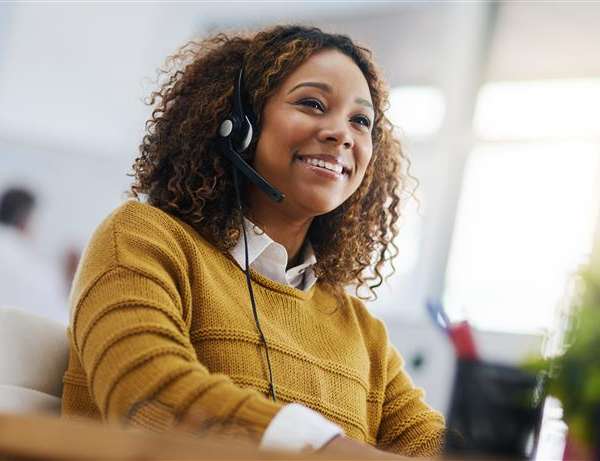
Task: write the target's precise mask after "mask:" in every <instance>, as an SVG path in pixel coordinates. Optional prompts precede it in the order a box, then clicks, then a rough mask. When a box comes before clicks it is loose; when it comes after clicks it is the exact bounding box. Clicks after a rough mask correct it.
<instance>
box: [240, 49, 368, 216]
mask: <svg viewBox="0 0 600 461" xmlns="http://www.w3.org/2000/svg"><path fill="white" fill-rule="evenodd" d="M262 117H263V122H262V129H261V134H260V137H259V140H258V143H257V148H256V155H255V159H254V167H255V168H256V169H257V170H258V172H259V173H260V174H262V175H263V176H264V177H265V178H266V179H267V180H268V181H269V182H270V183H271V184H273V185H274V186H275V187H277V188H278V189H279V190H281V191H282V192H283V193H284V194H285V199H284V200H283V201H282V202H281V203H280V204H277V207H280V209H281V210H282V211H285V212H286V213H288V214H291V215H294V216H298V217H314V216H318V215H321V214H324V213H327V212H329V211H332V210H334V209H335V208H337V207H338V206H339V205H341V204H342V203H343V202H344V201H345V200H347V199H348V197H350V196H351V195H352V194H353V193H354V192H355V191H356V189H358V187H359V186H360V184H361V182H362V180H363V177H364V175H365V171H366V169H367V166H368V164H369V161H370V160H371V156H372V153H373V145H372V140H371V131H372V125H373V120H374V111H373V107H372V101H371V95H370V91H369V86H368V84H367V81H366V79H365V77H364V75H363V74H362V72H361V71H360V69H359V68H358V66H357V65H356V64H355V63H354V61H353V60H352V59H351V58H350V57H348V56H346V55H345V54H343V53H341V52H339V51H337V50H324V51H320V52H318V53H315V54H314V55H312V56H311V57H310V58H309V59H307V60H306V61H305V62H304V63H303V64H301V65H300V66H299V67H298V68H297V69H296V70H295V71H294V72H293V73H292V74H290V75H289V76H288V77H287V79H286V80H285V81H284V82H283V83H282V84H281V86H280V87H279V88H278V89H277V91H276V92H275V93H274V94H273V95H272V96H271V97H270V98H269V100H268V101H267V102H266V104H265V107H264V110H263V114H262ZM269 200H270V199H269V198H268V197H267V196H266V195H265V194H264V193H262V192H261V191H259V190H258V189H256V188H255V187H252V188H251V190H250V206H251V209H252V208H254V207H257V206H266V207H269V208H271V207H273V204H272V203H267V202H268V201H269Z"/></svg>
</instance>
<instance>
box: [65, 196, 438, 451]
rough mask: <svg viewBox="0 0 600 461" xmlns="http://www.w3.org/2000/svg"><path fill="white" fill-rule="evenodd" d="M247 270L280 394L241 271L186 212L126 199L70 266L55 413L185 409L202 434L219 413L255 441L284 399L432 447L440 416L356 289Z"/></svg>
mask: <svg viewBox="0 0 600 461" xmlns="http://www.w3.org/2000/svg"><path fill="white" fill-rule="evenodd" d="M252 280H253V288H254V293H255V296H256V302H257V307H258V311H259V316H260V319H261V327H262V329H263V331H264V334H265V336H266V338H267V341H268V344H269V351H270V357H271V363H272V366H273V374H274V381H275V384H276V388H277V395H278V402H277V403H275V402H273V401H272V400H270V399H269V398H268V377H267V376H268V375H267V372H266V365H265V359H264V350H263V346H262V345H261V342H260V340H259V336H258V333H257V330H256V325H255V322H254V319H253V315H252V309H251V307H250V302H249V296H248V291H247V287H246V281H245V278H244V273H243V271H242V270H241V269H240V268H239V267H238V266H237V265H236V263H235V262H234V260H233V259H231V258H230V257H229V256H228V255H225V254H223V253H222V252H220V251H219V250H217V249H216V248H215V247H214V246H213V245H211V244H210V243H208V242H207V241H206V240H205V239H203V238H202V237H201V236H200V235H199V234H198V233H197V232H195V231H194V230H193V229H192V228H191V227H190V226H188V225H187V224H185V223H183V222H182V221H180V220H178V219H176V218H174V217H172V216H170V215H169V214H167V213H165V212H163V211H161V210H159V209H157V208H154V207H152V206H149V205H146V204H142V203H139V202H135V201H129V202H126V203H125V204H124V205H122V206H121V207H120V208H118V209H117V210H116V211H115V212H113V213H112V214H111V215H110V216H109V217H108V218H107V219H106V220H105V221H104V222H103V223H102V224H101V225H100V226H99V228H98V229H97V230H96V232H95V233H94V235H93V237H92V239H91V241H90V243H89V245H88V247H87V249H86V251H85V254H84V256H83V258H82V262H81V264H80V266H79V269H78V273H77V276H76V280H75V283H74V286H73V291H72V305H73V311H72V315H71V317H72V318H71V324H70V327H69V338H70V349H71V350H70V357H69V366H68V369H67V371H66V373H65V375H64V390H63V401H62V402H63V415H66V416H78V417H91V418H95V419H102V420H105V421H112V422H123V421H128V422H129V423H133V424H137V425H138V426H142V427H145V428H147V429H150V430H163V429H167V428H170V427H172V425H173V424H175V422H176V421H178V420H179V418H182V417H189V415H190V414H194V415H195V417H196V419H197V420H198V421H199V424H198V432H199V433H200V432H202V431H203V430H205V429H206V427H208V426H209V425H210V426H214V425H215V424H222V425H223V426H224V427H225V426H227V427H239V428H244V429H245V431H246V433H248V434H251V435H252V436H253V437H254V438H255V439H256V440H258V439H259V438H260V437H261V435H262V433H263V432H264V430H265V429H266V427H267V426H268V424H269V422H270V421H271V419H272V418H273V416H274V415H275V414H276V413H277V411H278V410H279V409H280V408H281V406H282V405H283V404H285V403H289V402H299V403H302V404H304V405H306V406H307V407H310V408H312V409H314V410H316V411H318V412H320V413H321V414H322V415H324V416H325V417H326V418H328V419H329V420H331V421H333V422H335V423H337V424H338V425H340V426H341V427H342V428H343V429H344V431H345V432H346V434H347V435H348V436H349V437H352V438H355V439H357V440H361V441H364V442H368V443H370V444H372V445H376V446H377V447H379V448H382V449H386V450H389V451H394V452H398V453H403V454H407V455H429V454H434V453H437V452H438V451H439V449H440V446H441V441H442V435H443V430H444V423H443V418H442V416H441V415H440V414H439V413H437V412H435V411H433V410H431V409H430V408H429V407H427V406H426V405H425V404H424V403H423V401H422V395H423V394H422V391H420V390H418V389H415V388H414V387H413V385H412V383H411V381H410V379H409V378H408V377H407V375H406V374H405V373H404V371H403V369H402V360H401V358H400V356H399V354H398V352H397V350H396V349H395V348H394V347H393V346H392V345H391V344H390V342H389V340H388V337H387V333H386V329H385V327H384V325H383V324H382V323H381V322H380V321H379V320H377V319H375V318H373V317H372V316H371V315H370V314H369V313H368V312H367V309H366V308H365V306H364V305H363V304H362V303H361V302H360V301H359V300H357V299H355V298H353V297H351V296H346V297H345V299H344V302H343V303H342V304H341V305H340V303H339V301H336V299H335V298H334V297H333V296H332V295H330V294H329V293H328V291H327V290H325V289H324V288H323V287H322V286H321V284H319V283H317V284H316V285H315V286H314V287H312V288H311V289H310V291H308V292H303V291H301V290H297V289H294V288H291V287H289V286H285V285H282V284H280V283H277V282H274V281H272V280H270V279H268V278H266V277H263V276H261V275H260V274H257V273H253V274H252Z"/></svg>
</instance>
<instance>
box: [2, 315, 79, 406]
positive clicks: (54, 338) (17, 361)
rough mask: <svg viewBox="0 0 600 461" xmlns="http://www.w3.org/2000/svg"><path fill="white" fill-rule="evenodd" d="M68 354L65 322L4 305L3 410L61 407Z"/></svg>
mask: <svg viewBox="0 0 600 461" xmlns="http://www.w3.org/2000/svg"><path fill="white" fill-rule="evenodd" d="M68 354H69V346H68V340H67V335H66V327H65V326H64V325H62V324H60V323H58V322H56V321H53V320H50V319H46V318H44V317H41V316H38V315H35V314H31V313H29V312H25V311H21V310H18V309H13V308H7V307H0V411H4V412H48V411H50V412H57V411H59V410H60V398H61V394H62V377H63V374H64V372H65V370H66V368H67V362H68Z"/></svg>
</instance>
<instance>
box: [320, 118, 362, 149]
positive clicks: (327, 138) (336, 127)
mask: <svg viewBox="0 0 600 461" xmlns="http://www.w3.org/2000/svg"><path fill="white" fill-rule="evenodd" d="M349 128H350V127H349V125H348V121H347V120H346V119H344V120H343V121H342V120H331V121H330V123H329V124H327V125H326V126H324V127H323V128H322V129H321V130H320V131H319V136H318V138H319V141H321V142H323V143H331V144H333V145H335V146H343V147H344V149H351V148H352V147H353V146H354V139H353V138H352V134H351V133H350V129H349Z"/></svg>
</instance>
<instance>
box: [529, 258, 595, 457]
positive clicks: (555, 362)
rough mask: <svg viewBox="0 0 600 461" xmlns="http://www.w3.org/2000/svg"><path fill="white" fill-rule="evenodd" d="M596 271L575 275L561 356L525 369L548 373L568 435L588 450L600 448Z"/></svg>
mask: <svg viewBox="0 0 600 461" xmlns="http://www.w3.org/2000/svg"><path fill="white" fill-rule="evenodd" d="M599 269H600V267H596V268H594V267H593V266H592V265H590V266H588V267H586V268H585V269H583V270H582V271H581V272H580V273H579V275H578V290H577V291H578V293H577V296H576V298H575V299H574V300H573V306H572V307H573V316H572V318H571V322H570V324H569V326H568V328H567V331H566V334H565V346H566V349H565V351H564V353H562V354H561V355H559V356H557V357H554V358H552V359H548V360H545V361H537V362H534V363H532V364H530V365H529V366H528V367H527V368H529V369H532V370H536V371H539V370H541V369H545V370H547V371H548V393H549V394H551V395H553V396H555V397H556V398H558V399H559V400H560V401H561V403H562V406H563V411H564V419H565V421H566V422H567V424H568V426H569V432H570V433H571V434H572V436H573V437H574V438H575V439H576V440H578V441H579V442H581V443H583V444H584V445H585V446H587V447H588V448H590V449H593V448H595V447H598V446H599V444H600V440H599V437H600V270H599Z"/></svg>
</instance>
